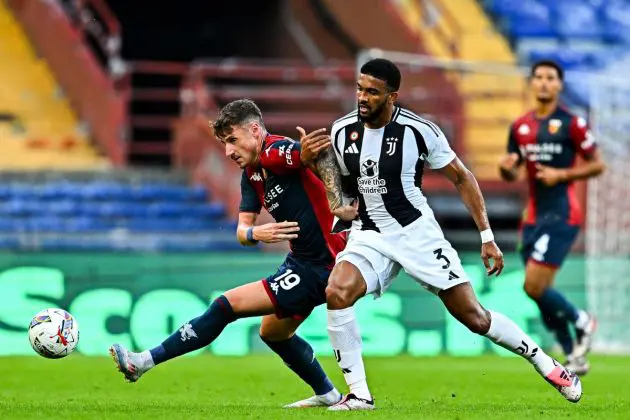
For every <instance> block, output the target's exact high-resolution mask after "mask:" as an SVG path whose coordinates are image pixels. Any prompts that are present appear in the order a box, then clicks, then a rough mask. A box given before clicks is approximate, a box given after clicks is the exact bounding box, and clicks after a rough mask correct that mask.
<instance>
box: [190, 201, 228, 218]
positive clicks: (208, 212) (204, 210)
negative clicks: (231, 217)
mask: <svg viewBox="0 0 630 420" xmlns="http://www.w3.org/2000/svg"><path fill="white" fill-rule="evenodd" d="M189 214H190V215H191V216H196V217H207V218H209V219H220V218H222V217H224V216H225V205H224V204H223V203H208V204H202V205H196V206H190V207H189Z"/></svg>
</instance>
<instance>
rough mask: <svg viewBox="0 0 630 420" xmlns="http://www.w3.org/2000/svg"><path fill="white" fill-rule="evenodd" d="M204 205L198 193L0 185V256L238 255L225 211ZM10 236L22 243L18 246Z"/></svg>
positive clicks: (105, 185) (106, 184)
mask: <svg viewBox="0 0 630 420" xmlns="http://www.w3.org/2000/svg"><path fill="white" fill-rule="evenodd" d="M208 197H209V194H208V192H207V191H206V189H205V187H204V186H202V185H195V186H188V185H180V184H165V183H156V184H148V183H147V184H140V185H132V184H129V183H126V182H116V181H92V182H70V181H66V180H63V181H50V182H45V183H35V184H28V183H12V184H5V185H0V248H3V247H6V248H12V247H13V248H17V247H19V246H23V247H25V249H44V250H62V251H65V250H68V251H77V250H83V251H127V250H138V251H156V250H178V251H182V252H190V251H193V252H202V251H204V252H205V251H209V250H224V249H237V248H238V249H240V245H239V244H238V242H237V241H236V240H235V239H234V231H235V229H236V223H235V222H234V221H227V222H226V221H224V220H223V218H224V216H225V207H224V205H223V204H221V203H207V200H208ZM16 233H19V235H26V236H25V238H26V239H25V241H24V243H21V242H20V241H19V240H18V239H20V238H21V236H17V235H16ZM29 235H31V236H29ZM226 238H229V240H227V239H226Z"/></svg>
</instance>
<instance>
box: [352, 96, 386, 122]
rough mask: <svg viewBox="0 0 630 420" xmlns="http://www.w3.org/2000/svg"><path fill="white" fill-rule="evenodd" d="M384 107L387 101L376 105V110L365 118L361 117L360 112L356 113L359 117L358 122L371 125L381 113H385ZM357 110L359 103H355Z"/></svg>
mask: <svg viewBox="0 0 630 420" xmlns="http://www.w3.org/2000/svg"><path fill="white" fill-rule="evenodd" d="M386 105H387V101H383V102H382V103H380V104H378V105H377V106H376V108H374V109H373V110H372V111H371V112H370V113H368V114H367V115H366V116H362V115H361V112H357V115H358V116H359V121H361V122H363V123H373V122H374V121H376V120H378V119H379V117H380V116H381V115H382V114H383V112H385V107H386ZM357 109H359V103H357Z"/></svg>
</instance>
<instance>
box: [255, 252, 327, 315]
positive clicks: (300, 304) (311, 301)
mask: <svg viewBox="0 0 630 420" xmlns="http://www.w3.org/2000/svg"><path fill="white" fill-rule="evenodd" d="M330 272H331V268H330V267H326V266H323V265H318V264H313V263H307V262H304V261H301V260H299V259H297V258H295V257H293V256H292V255H288V256H287V258H286V259H285V260H284V263H283V264H282V265H281V266H280V267H278V271H277V272H276V273H275V274H272V275H271V276H269V277H267V278H266V279H264V280H263V281H262V282H263V284H264V286H265V289H266V290H267V294H268V295H269V297H270V298H271V301H272V302H273V306H274V307H275V309H276V316H277V317H278V318H294V319H305V318H306V317H307V316H309V315H310V313H311V312H312V311H313V309H314V308H315V307H316V306H318V305H321V304H322V303H324V302H326V286H327V285H328V276H329V275H330Z"/></svg>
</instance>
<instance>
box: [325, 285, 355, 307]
mask: <svg viewBox="0 0 630 420" xmlns="http://www.w3.org/2000/svg"><path fill="white" fill-rule="evenodd" d="M357 289H358V288H357V286H356V285H355V284H353V283H351V282H337V283H330V284H328V286H327V287H326V303H327V304H328V308H329V309H345V308H349V307H351V306H352V305H354V302H356V301H357V300H358V299H359V297H360V295H359V293H358V292H357Z"/></svg>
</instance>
